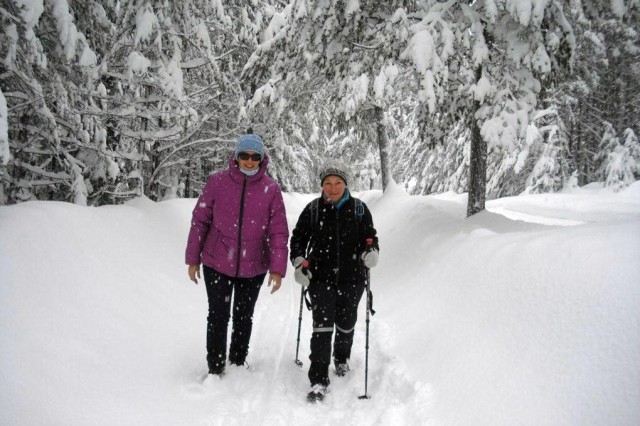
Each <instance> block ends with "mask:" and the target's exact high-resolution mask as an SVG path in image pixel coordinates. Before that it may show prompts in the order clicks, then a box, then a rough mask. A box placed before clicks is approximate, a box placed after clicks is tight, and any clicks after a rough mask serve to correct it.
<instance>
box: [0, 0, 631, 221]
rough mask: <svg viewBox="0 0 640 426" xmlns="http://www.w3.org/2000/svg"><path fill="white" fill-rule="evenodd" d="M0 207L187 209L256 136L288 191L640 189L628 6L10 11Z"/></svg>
mask: <svg viewBox="0 0 640 426" xmlns="http://www.w3.org/2000/svg"><path fill="white" fill-rule="evenodd" d="M0 27H1V28H2V29H1V30H0V205H4V204H15V203H19V202H22V201H27V200H35V199H38V200H60V201H70V202H74V203H77V204H81V205H104V204H114V203H122V202H124V201H127V200H129V199H131V198H133V197H136V196H140V195H146V196H147V197H149V198H150V199H152V200H164V199H170V198H177V197H195V196H197V195H198V194H199V191H200V189H201V188H202V185H203V183H204V182H205V181H206V179H207V177H208V176H209V174H210V173H211V172H212V171H214V170H219V169H221V168H223V167H225V166H226V162H227V159H228V155H229V153H230V151H231V149H232V147H233V145H234V143H235V141H236V139H237V136H238V135H239V134H241V133H244V132H246V131H247V129H252V131H254V132H255V133H258V134H260V135H261V136H262V137H263V138H264V140H265V143H266V146H267V148H268V152H269V154H270V156H271V158H272V163H271V166H270V173H271V174H272V175H273V176H274V178H276V180H277V181H278V182H279V183H280V184H281V186H282V188H283V190H284V191H286V192H304V193H308V192H316V191H318V190H319V188H318V183H317V178H316V176H317V175H316V172H317V168H318V167H319V165H320V164H321V163H322V161H323V160H324V159H325V158H327V157H328V156H331V157H339V158H342V159H343V160H344V161H345V162H347V163H349V164H350V165H351V166H352V169H353V170H352V172H353V173H354V179H353V181H352V182H349V185H350V186H351V187H352V188H354V189H355V190H366V189H372V188H385V187H386V186H387V184H388V183H389V182H390V180H391V179H393V180H394V181H396V182H399V183H400V184H401V185H402V186H403V187H404V188H405V189H406V190H407V191H408V192H410V193H412V194H430V193H440V192H447V191H453V192H457V193H463V192H469V198H468V206H467V214H474V213H476V212H478V211H480V210H482V209H483V208H484V203H485V199H487V198H488V199H493V198H498V197H503V196H510V195H516V194H520V193H523V192H525V193H542V192H555V191H559V190H562V189H564V188H570V187H576V186H584V185H587V184H590V183H592V182H599V183H602V184H603V185H605V186H608V187H611V188H612V189H613V190H619V189H621V188H624V187H626V186H628V185H629V184H630V183H632V182H633V181H635V180H638V179H640V143H639V142H638V137H637V134H638V130H639V123H640V120H639V118H640V36H639V34H638V31H639V29H640V28H639V27H640V1H639V0H611V1H610V0H591V1H589V0H473V1H471V0H469V1H458V0H448V1H436V0H384V1H382V0H381V1H359V0H348V1H339V0H315V1H312V0H291V1H289V2H287V1H279V0H266V1H256V0H251V1H248V0H242V1H240V0H227V1H223V0H182V1H175V2H174V1H169V0H154V1H151V0H121V1H116V0H1V1H0Z"/></svg>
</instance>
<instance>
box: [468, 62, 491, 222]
mask: <svg viewBox="0 0 640 426" xmlns="http://www.w3.org/2000/svg"><path fill="white" fill-rule="evenodd" d="M481 76H482V67H478V69H476V81H478V80H480V77H481ZM479 109H480V102H478V101H474V103H473V117H472V119H471V153H470V159H469V163H470V164H469V199H468V201H467V217H469V216H473V215H474V214H476V213H478V212H481V211H482V210H484V204H485V200H486V188H487V142H486V141H485V140H484V139H483V138H482V135H481V134H480V126H479V125H478V120H477V118H476V113H477V112H478V110H479Z"/></svg>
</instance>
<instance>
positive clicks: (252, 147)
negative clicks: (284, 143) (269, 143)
mask: <svg viewBox="0 0 640 426" xmlns="http://www.w3.org/2000/svg"><path fill="white" fill-rule="evenodd" d="M244 151H254V152H257V153H258V154H260V156H261V157H262V158H263V159H264V143H263V142H262V139H260V136H258V135H254V134H247V135H242V136H240V138H239V139H238V143H237V144H236V150H235V151H234V153H233V159H234V160H237V159H238V154H239V153H241V152H244Z"/></svg>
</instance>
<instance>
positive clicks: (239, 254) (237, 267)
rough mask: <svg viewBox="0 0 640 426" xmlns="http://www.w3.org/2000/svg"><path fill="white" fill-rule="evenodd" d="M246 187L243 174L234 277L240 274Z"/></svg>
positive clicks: (245, 177) (245, 179) (245, 178)
mask: <svg viewBox="0 0 640 426" xmlns="http://www.w3.org/2000/svg"><path fill="white" fill-rule="evenodd" d="M246 189H247V176H244V180H243V181H242V194H241V195H240V215H239V222H238V252H237V254H236V256H237V261H236V274H235V277H236V278H237V277H238V274H240V256H241V252H240V250H242V222H243V221H242V216H243V215H244V193H245V190H246Z"/></svg>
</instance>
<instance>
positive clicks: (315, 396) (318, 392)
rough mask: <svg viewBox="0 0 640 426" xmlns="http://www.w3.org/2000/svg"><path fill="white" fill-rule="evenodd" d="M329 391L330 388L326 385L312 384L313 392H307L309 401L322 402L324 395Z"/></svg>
mask: <svg viewBox="0 0 640 426" xmlns="http://www.w3.org/2000/svg"><path fill="white" fill-rule="evenodd" d="M327 393H329V388H328V387H327V386H325V385H321V384H316V385H313V386H311V392H309V393H308V394H307V401H308V402H321V401H322V400H323V399H324V396H325V395H326V394H327Z"/></svg>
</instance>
